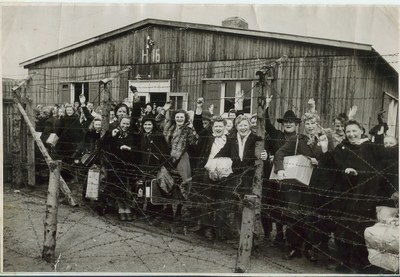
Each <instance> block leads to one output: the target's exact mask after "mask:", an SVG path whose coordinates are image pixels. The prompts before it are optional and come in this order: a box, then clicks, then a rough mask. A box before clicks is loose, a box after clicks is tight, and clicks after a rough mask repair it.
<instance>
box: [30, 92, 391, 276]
mask: <svg viewBox="0 0 400 277" xmlns="http://www.w3.org/2000/svg"><path fill="white" fill-rule="evenodd" d="M138 99H139V98H138V97H137V96H136V97H134V103H133V105H132V106H131V107H128V106H127V105H126V104H122V103H121V104H118V105H116V106H115V108H114V110H113V111H112V112H113V114H114V115H115V118H112V119H110V124H109V128H108V129H107V130H104V126H102V121H101V117H100V116H99V114H98V113H97V114H96V113H95V112H93V110H92V107H90V110H89V109H88V107H87V106H86V105H85V102H86V100H85V99H84V97H81V99H80V100H81V106H80V107H79V109H78V110H74V108H73V107H72V106H69V105H67V106H65V115H63V116H61V117H59V116H58V113H57V112H56V111H54V110H53V115H54V117H49V118H47V119H46V120H42V121H43V122H42V123H41V124H37V126H41V128H42V131H43V133H42V139H43V140H44V141H46V139H47V137H48V135H49V134H50V133H53V132H54V133H56V134H57V135H58V137H59V140H58V142H57V144H56V145H55V147H52V148H51V149H52V151H53V155H54V157H56V158H59V159H62V161H63V162H64V163H65V165H66V166H65V167H64V168H65V169H66V170H64V172H63V173H64V174H65V176H67V175H68V173H71V172H76V171H73V170H71V168H74V167H75V168H81V169H82V167H83V169H84V171H82V170H81V171H79V170H78V172H81V173H82V172H87V170H88V168H89V167H90V166H91V165H92V164H94V163H96V164H99V165H100V166H101V167H102V168H104V169H105V170H104V172H105V174H104V175H105V176H103V178H102V181H103V183H104V184H105V185H104V187H103V188H102V190H101V191H102V196H103V198H102V197H101V199H103V200H104V199H105V198H107V199H105V200H104V201H100V202H99V203H101V205H103V207H105V206H106V205H114V206H115V207H116V209H117V211H118V217H119V219H120V220H121V221H131V220H133V219H134V216H135V215H134V213H135V211H136V213H138V212H139V213H142V212H143V210H142V209H141V207H139V206H138V202H137V199H138V196H139V195H142V193H143V191H142V192H141V193H139V190H141V189H143V187H140V188H139V187H138V184H139V183H140V184H141V183H142V181H143V180H145V181H146V180H152V179H157V181H158V183H159V184H161V183H163V185H165V184H166V183H165V182H166V180H168V177H170V178H172V179H173V180H174V185H173V188H172V192H171V190H166V189H165V188H166V187H165V186H161V185H160V186H159V190H160V195H162V197H164V198H165V199H167V200H169V201H170V202H169V203H172V205H171V206H173V207H175V209H172V210H173V211H175V214H176V215H178V214H179V213H182V210H183V208H185V209H186V210H187V211H188V214H189V216H188V217H187V218H188V219H190V220H191V222H192V223H193V224H192V226H191V228H190V229H189V230H191V231H196V232H200V231H201V232H203V234H204V235H205V236H206V237H207V238H209V239H214V238H218V239H221V240H223V239H231V238H235V237H237V236H238V234H239V229H240V223H241V209H242V207H243V200H244V196H245V195H246V194H251V193H252V183H253V178H254V174H255V161H256V159H261V160H263V161H264V183H263V197H262V207H263V208H262V216H261V220H262V224H263V227H264V232H265V237H266V238H269V236H270V233H271V231H272V224H273V223H275V226H276V237H275V241H274V242H275V244H276V245H278V246H281V247H282V249H285V248H283V246H284V245H285V244H286V242H287V245H288V247H289V251H287V253H286V254H285V255H284V258H285V259H294V258H297V257H301V256H302V253H303V254H304V255H305V257H306V258H307V259H308V260H310V261H313V262H315V261H316V260H317V254H316V251H315V250H319V251H321V252H322V253H326V252H327V251H329V247H328V240H329V239H330V237H331V234H332V233H334V234H335V235H334V237H335V242H336V244H335V245H336V247H337V249H338V253H339V261H340V263H339V264H338V267H337V269H338V270H342V271H346V270H352V269H358V270H361V269H364V268H365V267H367V266H368V265H369V262H368V259H367V250H366V247H365V241H364V238H363V231H364V230H365V228H366V227H368V226H371V225H373V224H374V221H375V207H376V206H377V205H380V204H382V203H383V202H385V203H386V204H387V203H388V199H390V198H391V196H392V194H393V195H394V193H395V192H396V190H397V183H395V182H396V181H397V176H398V173H397V171H396V170H397V167H393V164H394V163H398V157H397V148H396V147H397V141H396V142H395V143H390V144H389V143H388V144H387V146H388V147H385V146H384V145H383V144H378V143H372V142H371V141H370V140H368V138H367V137H366V136H365V130H364V128H363V126H362V125H361V124H360V123H358V122H357V121H355V120H352V119H350V120H349V118H348V116H347V115H346V114H339V115H338V116H337V117H335V119H334V122H333V129H331V128H327V129H326V128H323V127H321V126H320V124H319V121H320V119H319V116H318V114H317V113H316V112H315V103H314V102H313V101H310V102H309V104H310V110H309V111H308V112H306V113H305V114H304V115H303V116H302V117H301V118H298V117H297V116H296V115H295V113H294V112H293V111H291V110H289V111H287V112H286V113H285V114H284V116H283V117H282V118H279V119H278V120H277V121H278V123H281V124H282V127H283V128H282V130H278V129H277V128H276V127H275V125H274V124H273V122H271V119H270V116H269V105H270V103H271V101H272V97H267V98H266V103H267V109H266V111H265V130H266V134H265V150H263V151H261V153H255V152H256V151H255V149H256V143H257V142H258V141H261V140H262V139H261V137H259V136H257V135H256V133H255V130H256V127H257V121H258V119H257V117H256V116H254V117H252V118H249V117H247V116H246V115H244V114H238V113H236V114H233V115H232V116H231V115H230V116H228V118H223V117H221V116H213V115H212V112H213V110H212V108H211V109H210V110H203V106H204V99H202V98H200V99H198V101H197V106H196V110H195V111H194V112H191V113H190V112H187V111H184V110H176V111H172V110H171V109H170V108H171V104H170V103H168V102H167V103H166V104H165V105H164V107H163V108H162V109H158V111H157V112H149V111H147V113H145V114H142V113H141V106H140V104H139V102H138V101H137V100H138ZM150 108H151V105H150ZM352 113H353V114H350V117H353V116H354V109H353V111H352ZM301 124H303V125H304V131H303V132H300V125H301ZM382 136H384V134H382ZM385 139H386V138H385ZM387 140H388V141H389V140H391V141H393V138H390V137H387ZM93 153H96V154H95V155H93ZM85 154H92V156H91V159H90V162H87V160H86V161H85V162H83V165H82V164H81V163H82V160H81V157H82V156H84V155H85ZM294 155H304V156H306V157H308V158H309V159H310V161H311V164H312V167H313V173H312V176H311V180H310V183H309V185H308V186H305V185H299V184H291V183H287V182H283V180H284V179H285V177H286V172H285V166H284V158H285V157H286V156H294ZM381 161H385V162H381ZM68 165H69V166H71V167H68ZM384 166H386V167H385V168H384ZM388 168H390V170H388ZM161 169H162V170H161ZM272 170H274V172H275V173H276V174H277V176H278V178H279V180H269V174H270V172H271V171H272ZM396 174H397V175H396ZM84 175H85V174H84V173H83V176H84ZM394 175H396V178H393V176H394ZM167 187H168V186H167ZM170 189H171V188H170ZM110 199H111V202H110ZM389 202H390V201H389ZM110 203H111V204H110ZM165 207H166V206H165V205H164V206H163V207H162V208H163V209H161V208H160V207H156V206H153V207H151V205H150V207H148V209H149V210H151V211H153V212H154V214H157V215H159V214H162V210H165ZM103 212H104V210H103ZM284 226H286V228H285V227H284ZM303 247H304V252H303Z"/></svg>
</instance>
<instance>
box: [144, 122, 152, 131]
mask: <svg viewBox="0 0 400 277" xmlns="http://www.w3.org/2000/svg"><path fill="white" fill-rule="evenodd" d="M153 128H154V125H153V122H151V121H145V122H144V123H143V130H144V131H145V132H146V133H150V132H151V131H152V130H153Z"/></svg>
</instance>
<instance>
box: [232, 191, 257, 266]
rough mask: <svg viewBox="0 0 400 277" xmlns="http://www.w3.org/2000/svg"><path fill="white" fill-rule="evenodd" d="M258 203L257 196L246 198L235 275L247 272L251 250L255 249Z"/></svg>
mask: <svg viewBox="0 0 400 277" xmlns="http://www.w3.org/2000/svg"><path fill="white" fill-rule="evenodd" d="M256 202H257V196H255V195H245V196H244V207H243V216H242V226H241V228H240V241H239V250H238V254H237V259H236V266H235V273H244V272H246V271H247V268H248V264H249V261H250V255H251V249H252V247H253V233H254V220H255V207H256Z"/></svg>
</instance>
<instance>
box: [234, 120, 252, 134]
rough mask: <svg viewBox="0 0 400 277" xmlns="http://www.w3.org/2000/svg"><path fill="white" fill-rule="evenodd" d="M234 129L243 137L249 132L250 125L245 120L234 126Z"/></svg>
mask: <svg viewBox="0 0 400 277" xmlns="http://www.w3.org/2000/svg"><path fill="white" fill-rule="evenodd" d="M236 128H237V131H238V133H239V135H240V136H242V137H244V136H246V135H247V134H248V133H249V132H250V123H249V121H247V120H242V121H240V123H239V124H238V125H237V126H236Z"/></svg>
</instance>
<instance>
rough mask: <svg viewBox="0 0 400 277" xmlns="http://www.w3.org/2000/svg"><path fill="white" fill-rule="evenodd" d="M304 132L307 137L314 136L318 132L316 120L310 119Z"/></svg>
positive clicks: (305, 124)
mask: <svg viewBox="0 0 400 277" xmlns="http://www.w3.org/2000/svg"><path fill="white" fill-rule="evenodd" d="M304 130H305V132H306V134H307V135H314V134H315V133H316V132H317V122H316V121H315V119H313V118H312V119H308V120H306V121H305V122H304Z"/></svg>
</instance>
